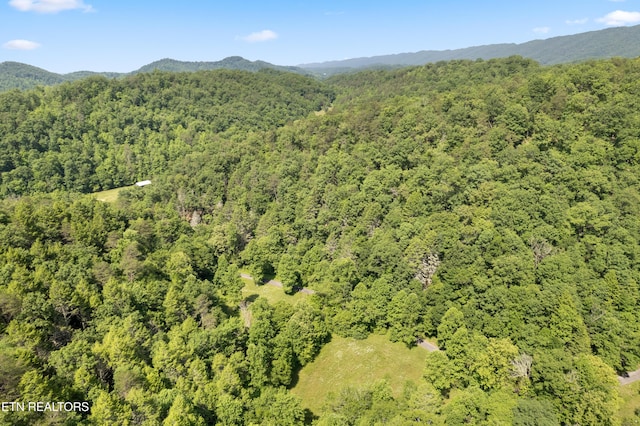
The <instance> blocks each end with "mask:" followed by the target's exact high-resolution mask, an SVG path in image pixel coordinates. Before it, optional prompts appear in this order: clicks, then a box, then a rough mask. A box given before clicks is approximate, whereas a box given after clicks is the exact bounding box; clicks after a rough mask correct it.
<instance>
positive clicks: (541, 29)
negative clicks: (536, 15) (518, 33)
mask: <svg viewBox="0 0 640 426" xmlns="http://www.w3.org/2000/svg"><path fill="white" fill-rule="evenodd" d="M549 31H551V28H549V27H536V28H534V29H533V32H534V33H536V34H547V33H548V32H549Z"/></svg>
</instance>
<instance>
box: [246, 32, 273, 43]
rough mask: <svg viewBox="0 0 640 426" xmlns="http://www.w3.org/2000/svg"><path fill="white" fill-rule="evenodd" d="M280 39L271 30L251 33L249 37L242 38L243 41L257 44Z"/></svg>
mask: <svg viewBox="0 0 640 426" xmlns="http://www.w3.org/2000/svg"><path fill="white" fill-rule="evenodd" d="M277 38H278V34H276V33H275V32H273V31H271V30H262V31H258V32H256V33H251V34H249V35H248V36H245V37H240V39H241V40H244V41H246V42H249V43H257V42H261V41H269V40H275V39H277Z"/></svg>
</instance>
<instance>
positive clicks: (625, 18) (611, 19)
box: [596, 10, 640, 27]
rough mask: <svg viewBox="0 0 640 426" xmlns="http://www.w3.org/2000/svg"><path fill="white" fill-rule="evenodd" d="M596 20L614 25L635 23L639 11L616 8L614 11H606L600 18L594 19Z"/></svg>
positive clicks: (639, 20) (638, 20)
mask: <svg viewBox="0 0 640 426" xmlns="http://www.w3.org/2000/svg"><path fill="white" fill-rule="evenodd" d="M596 21H598V22H602V23H604V24H606V25H611V26H615V27H619V26H621V25H627V24H635V23H637V22H640V12H626V11H624V10H616V11H614V12H611V13H607V14H606V15H604V16H603V17H602V18H599V19H596Z"/></svg>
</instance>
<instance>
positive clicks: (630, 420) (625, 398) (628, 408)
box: [618, 382, 640, 425]
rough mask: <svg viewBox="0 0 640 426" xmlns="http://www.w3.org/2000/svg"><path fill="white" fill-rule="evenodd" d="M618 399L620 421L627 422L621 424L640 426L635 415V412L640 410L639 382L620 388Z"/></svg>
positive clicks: (639, 421) (638, 418) (639, 419)
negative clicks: (619, 399)
mask: <svg viewBox="0 0 640 426" xmlns="http://www.w3.org/2000/svg"><path fill="white" fill-rule="evenodd" d="M620 397H621V398H622V402H621V403H620V411H618V415H619V417H620V419H623V420H627V422H626V423H623V424H625V425H626V424H629V425H636V424H637V425H640V417H638V416H636V414H635V410H636V409H640V382H635V383H631V384H629V385H625V386H620Z"/></svg>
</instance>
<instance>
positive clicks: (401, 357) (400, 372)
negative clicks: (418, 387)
mask: <svg viewBox="0 0 640 426" xmlns="http://www.w3.org/2000/svg"><path fill="white" fill-rule="evenodd" d="M426 356H427V351H425V350H424V349H422V348H412V349H407V347H406V346H405V345H404V344H402V343H392V342H390V341H389V340H388V338H387V337H386V336H379V335H371V336H369V337H368V338H367V339H365V340H355V339H345V338H342V337H337V336H334V337H333V338H332V340H331V342H329V343H328V344H326V345H325V346H324V347H323V348H322V350H321V351H320V354H318V357H317V358H316V359H315V360H314V361H313V362H312V363H311V364H309V365H307V366H305V367H304V368H303V369H302V370H301V371H300V375H299V380H298V383H297V384H296V386H295V387H294V388H293V389H292V392H293V393H294V394H295V395H298V396H299V397H300V398H302V404H303V406H304V407H305V408H308V409H310V410H311V411H313V412H314V413H315V414H319V413H320V411H321V408H322V405H323V404H324V402H325V399H326V397H327V395H328V394H329V393H330V392H337V391H339V390H340V389H341V388H344V387H347V386H352V387H364V386H367V385H370V384H372V383H374V382H376V381H377V380H380V379H386V380H387V381H388V382H389V384H390V385H391V388H392V389H393V392H394V394H395V396H396V397H397V396H399V395H400V394H401V392H402V389H403V388H404V386H405V383H406V382H407V381H412V382H415V383H417V382H418V381H419V380H420V378H421V377H422V371H423V369H424V364H425V359H426Z"/></svg>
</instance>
